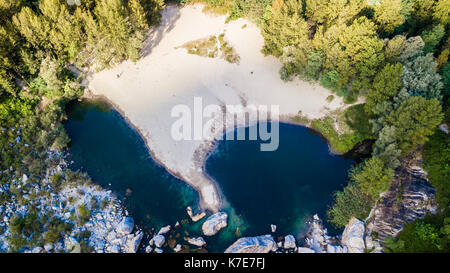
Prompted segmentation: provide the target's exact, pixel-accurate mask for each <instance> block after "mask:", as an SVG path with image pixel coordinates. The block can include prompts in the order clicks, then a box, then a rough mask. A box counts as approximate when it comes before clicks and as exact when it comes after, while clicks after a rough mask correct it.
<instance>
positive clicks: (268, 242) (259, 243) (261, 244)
mask: <svg viewBox="0 0 450 273" xmlns="http://www.w3.org/2000/svg"><path fill="white" fill-rule="evenodd" d="M276 249H277V244H276V243H275V241H274V240H273V237H272V235H263V236H257V237H244V238H240V239H239V240H237V241H236V242H234V243H233V244H232V245H231V246H229V247H228V248H227V249H226V250H225V253H268V252H269V251H275V250H276Z"/></svg>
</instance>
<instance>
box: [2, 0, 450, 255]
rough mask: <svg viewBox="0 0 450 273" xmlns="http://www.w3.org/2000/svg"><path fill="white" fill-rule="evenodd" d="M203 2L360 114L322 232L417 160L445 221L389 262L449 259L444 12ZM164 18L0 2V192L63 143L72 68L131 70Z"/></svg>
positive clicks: (420, 224) (441, 0) (358, 211)
mask: <svg viewBox="0 0 450 273" xmlns="http://www.w3.org/2000/svg"><path fill="white" fill-rule="evenodd" d="M189 2H191V1H189V0H181V1H179V4H188V3H189ZM202 2H205V3H207V4H208V8H209V9H211V10H212V11H215V12H220V13H229V14H230V16H229V19H230V20H233V19H237V18H239V17H247V18H249V19H251V20H253V21H254V22H255V23H257V24H258V25H259V26H260V28H261V32H262V35H263V37H264V41H265V42H264V47H263V48H262V52H263V53H264V54H266V55H273V56H275V57H277V58H279V60H280V61H281V62H282V64H283V67H282V69H281V70H280V77H281V78H282V79H283V80H285V81H289V80H292V79H293V78H294V77H298V78H300V79H302V80H305V81H310V82H317V83H319V84H321V85H322V86H324V87H326V88H328V89H330V90H332V91H333V92H335V94H336V95H337V96H340V97H343V98H344V101H345V102H346V103H348V104H351V103H355V102H357V101H359V100H362V101H363V102H364V104H363V107H358V108H352V109H353V110H354V111H355V112H354V113H353V115H354V116H355V117H359V118H360V119H361V124H362V123H364V124H367V126H364V128H363V126H359V127H358V126H357V127H356V128H360V129H361V131H359V132H357V133H360V134H359V136H360V137H359V138H357V140H356V141H350V142H349V144H346V145H347V146H349V145H350V146H354V144H356V143H355V142H360V141H362V140H364V139H372V140H373V141H374V144H373V149H372V150H373V151H372V154H371V156H370V157H369V158H367V159H366V160H364V161H363V162H361V163H360V164H358V165H356V166H354V167H353V168H352V169H351V170H350V172H349V181H348V185H347V186H346V187H345V188H344V189H343V190H342V191H340V192H337V193H336V194H335V200H334V205H333V206H332V207H330V209H329V211H328V216H329V220H330V221H331V222H332V223H334V224H335V225H336V226H337V227H343V226H345V225H346V224H347V222H348V220H349V219H350V217H351V216H355V217H357V218H359V219H365V218H366V217H367V215H368V213H369V211H370V209H371V208H372V207H373V205H374V204H375V203H376V202H377V201H378V200H379V199H380V194H381V193H383V192H385V191H387V190H388V189H389V186H390V182H391V181H392V179H393V178H394V173H395V169H396V167H398V166H399V165H400V164H402V158H403V157H405V156H407V155H409V154H411V153H414V152H417V151H419V152H420V153H422V154H423V160H424V168H425V170H426V171H427V172H428V174H429V179H430V182H431V183H432V184H433V186H434V187H435V188H436V189H437V200H438V202H439V205H440V209H439V212H438V214H437V215H436V216H433V217H431V216H430V217H428V218H425V219H424V220H419V221H416V222H413V223H411V224H409V225H408V226H407V228H405V231H404V232H402V233H401V234H400V235H399V237H398V238H397V239H394V238H393V239H392V240H391V241H390V243H389V245H387V251H393V252H402V251H409V252H414V251H448V250H449V242H448V236H449V234H450V210H449V205H450V204H449V202H450V200H449V193H450V185H449V183H450V168H449V161H450V160H449V155H450V143H449V138H448V135H447V134H445V133H443V132H442V131H440V130H439V129H438V126H439V125H440V124H442V123H446V124H449V116H450V114H449V107H448V105H449V103H450V97H449V96H450V62H449V61H448V59H449V56H450V38H449V25H450V14H449V12H450V0H273V1H272V0H203V1H202ZM163 7H164V2H163V1H162V0H127V1H125V0H83V1H81V0H78V1H77V0H75V1H63V0H34V1H25V0H0V33H1V35H0V127H1V135H0V158H1V161H0V170H1V177H0V179H1V180H0V185H1V184H2V183H6V182H7V181H8V180H10V179H13V178H14V177H20V176H21V175H22V174H24V173H28V174H30V175H31V178H30V179H39V177H40V175H42V173H43V172H45V168H46V164H49V163H48V162H47V160H46V153H47V151H48V150H49V149H57V150H61V149H64V148H65V147H66V146H67V144H68V143H69V141H70V139H69V138H68V136H67V134H66V133H65V130H64V127H63V126H62V121H63V120H64V119H65V111H64V105H65V103H66V102H68V101H70V100H73V99H75V98H78V97H80V96H81V95H82V93H83V89H82V87H81V86H80V79H79V78H77V77H76V76H75V75H74V74H73V73H72V70H71V68H72V67H78V68H85V69H86V68H87V69H90V70H94V71H99V70H102V69H104V68H108V67H111V66H114V65H115V64H117V63H120V62H121V61H123V60H127V59H129V60H132V61H137V60H138V59H139V57H140V49H141V48H142V46H143V42H144V39H145V38H146V33H147V32H148V30H149V29H150V28H151V27H153V26H156V25H158V23H159V22H160V11H161V10H162V8H163ZM317 126H322V127H323V126H324V123H319V124H318V125H317ZM367 127H368V128H369V129H367ZM357 130H358V129H357ZM345 148H349V147H345ZM350 148H351V147H350ZM4 198H6V197H3V196H1V195H0V200H3V199H4ZM430 238H432V239H430ZM420 240H422V241H420ZM430 240H431V241H432V242H433V243H432V244H423V243H421V242H429V241H430Z"/></svg>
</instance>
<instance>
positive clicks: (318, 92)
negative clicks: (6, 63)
mask: <svg viewBox="0 0 450 273" xmlns="http://www.w3.org/2000/svg"><path fill="white" fill-rule="evenodd" d="M202 9H203V5H201V4H195V5H189V6H186V7H183V8H180V7H178V6H173V5H170V6H168V7H166V9H165V10H164V11H163V14H162V23H161V25H160V26H159V27H158V28H156V29H154V30H153V31H152V32H151V33H150V34H149V37H148V40H147V46H146V48H144V50H143V55H144V56H143V57H142V58H141V60H140V61H139V62H137V63H132V62H124V63H122V64H120V65H118V66H116V67H115V68H113V69H111V70H104V71H101V72H99V73H95V74H91V75H88V76H87V81H86V86H87V87H88V89H89V90H90V91H91V92H92V94H94V95H96V96H98V95H100V96H104V97H105V98H107V99H108V100H109V101H110V102H111V103H112V104H113V105H115V106H116V108H117V109H118V110H120V111H121V113H122V114H123V115H124V116H125V117H126V118H127V119H128V121H129V122H130V124H132V125H133V126H135V128H136V129H137V130H138V131H139V132H140V133H141V135H142V136H143V138H144V139H145V140H146V142H147V146H148V148H149V150H150V151H151V153H152V155H153V156H154V158H155V159H156V160H158V161H159V162H160V163H161V164H162V165H164V166H165V167H166V168H167V169H168V171H170V172H171V173H172V174H174V175H176V176H178V177H180V178H182V179H183V180H184V181H186V182H187V183H189V184H190V185H191V186H193V187H194V188H195V189H196V190H197V191H198V192H199V193H200V196H201V202H200V203H201V206H202V207H203V208H204V209H209V210H211V211H218V210H219V209H220V207H221V200H220V199H221V198H220V192H219V189H218V186H217V185H216V184H215V183H214V181H212V180H211V179H210V178H208V177H207V176H206V175H205V173H204V162H205V159H206V157H207V154H208V153H209V151H210V150H211V149H212V148H213V147H214V141H213V140H181V141H176V140H174V139H173V137H172V136H171V130H170V126H171V125H172V124H173V123H174V122H175V120H176V119H175V118H173V117H172V116H171V111H172V108H173V107H174V106H176V105H179V104H183V105H187V106H188V107H189V108H190V109H193V108H194V97H201V98H202V100H203V104H204V105H206V104H208V105H209V104H215V105H219V106H225V105H237V106H240V107H242V109H243V110H244V111H248V112H251V111H252V109H251V108H250V107H249V106H250V105H254V106H257V107H258V106H260V105H268V106H270V105H279V111H280V116H281V117H282V119H284V120H286V118H288V117H295V116H297V115H298V114H299V113H301V114H302V116H305V117H307V118H309V119H318V118H322V117H324V116H326V115H327V114H328V113H329V112H330V111H334V110H336V109H340V108H342V107H344V106H345V105H344V103H343V101H342V100H341V99H340V98H339V97H336V98H335V99H333V100H332V101H329V100H327V98H328V97H329V96H330V95H331V94H332V93H331V92H330V91H329V90H326V89H324V88H322V87H320V86H318V85H312V84H309V83H306V82H303V81H300V80H294V81H291V82H283V81H282V80H281V79H280V76H279V73H278V71H279V69H280V68H281V63H280V62H279V61H278V60H277V59H276V58H274V57H272V56H267V57H265V56H264V55H263V54H262V53H261V52H260V50H261V48H262V45H263V42H264V41H263V37H262V36H261V34H260V29H259V28H258V27H257V26H256V25H254V24H253V23H251V22H249V21H247V20H245V19H238V20H236V21H230V22H228V23H226V16H216V15H210V14H205V13H203V12H202ZM244 25H245V26H246V27H245V28H244V27H243V26H244ZM221 34H224V36H223V37H225V39H226V40H227V41H228V43H229V44H230V45H232V47H233V49H234V50H235V52H236V53H237V54H238V55H239V64H237V63H230V62H227V61H226V60H224V59H222V58H209V57H201V56H197V55H193V54H188V52H187V51H186V49H184V48H179V47H180V46H181V45H183V44H185V43H187V42H190V41H195V40H198V39H202V38H205V37H210V36H211V35H215V36H220V35H221ZM222 111H223V110H222ZM222 114H223V113H222ZM225 119H226V124H225V125H226V128H233V127H234V126H238V127H239V126H245V125H246V122H245V116H244V117H242V116H238V117H237V120H236V123H237V124H235V123H234V116H231V115H229V114H226V113H225ZM254 122H256V120H250V121H249V123H250V124H253V123H254ZM215 123H216V122H214V123H213V124H211V123H209V124H205V126H206V128H204V131H207V132H209V135H210V138H209V137H208V139H214V138H217V137H219V136H221V135H222V133H223V131H222V130H221V129H222V128H220V129H217V128H215V127H214V125H217V124H215Z"/></svg>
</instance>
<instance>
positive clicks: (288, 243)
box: [284, 235, 296, 249]
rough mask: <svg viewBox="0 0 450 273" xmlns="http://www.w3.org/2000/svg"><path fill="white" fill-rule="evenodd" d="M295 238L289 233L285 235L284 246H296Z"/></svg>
mask: <svg viewBox="0 0 450 273" xmlns="http://www.w3.org/2000/svg"><path fill="white" fill-rule="evenodd" d="M295 247H296V245H295V238H294V236H292V235H287V236H285V237H284V248H286V249H288V248H295Z"/></svg>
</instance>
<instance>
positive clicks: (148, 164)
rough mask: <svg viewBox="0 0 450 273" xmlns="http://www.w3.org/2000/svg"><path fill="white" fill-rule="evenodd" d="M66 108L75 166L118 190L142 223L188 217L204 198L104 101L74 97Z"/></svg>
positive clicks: (155, 223)
mask: <svg viewBox="0 0 450 273" xmlns="http://www.w3.org/2000/svg"><path fill="white" fill-rule="evenodd" d="M66 111H67V114H68V117H69V120H68V122H67V123H66V124H65V128H66V130H67V133H68V135H69V136H70V138H71V144H70V154H71V158H70V159H71V160H72V161H73V164H72V165H71V166H70V167H71V168H72V169H75V170H77V169H81V170H83V171H86V172H87V173H88V174H89V176H90V177H91V178H92V180H93V181H95V182H96V183H99V184H100V185H101V186H103V187H105V188H106V189H111V190H112V191H113V192H115V193H116V194H117V195H118V196H119V197H120V198H121V199H123V200H124V202H125V204H126V207H127V210H128V211H129V212H130V213H131V214H132V215H133V218H134V219H135V221H136V224H138V225H139V226H140V227H143V228H147V229H150V228H155V229H159V228H160V227H162V226H164V225H168V224H172V225H173V224H174V223H175V222H176V221H180V220H182V219H185V218H187V217H188V216H187V214H186V207H187V206H188V205H190V206H194V207H195V205H196V204H197V203H198V194H197V193H196V191H195V190H194V189H192V188H191V187H189V186H188V185H187V184H186V183H184V182H182V181H180V180H179V179H177V178H175V177H174V176H172V175H171V174H170V173H168V172H167V171H166V170H165V169H164V168H163V167H162V166H160V165H159V164H158V163H157V162H155V161H154V160H153V159H152V158H151V156H150V155H149V153H148V151H147V149H146V146H145V142H144V141H143V140H142V138H141V137H140V135H139V134H138V133H137V132H136V131H135V130H134V129H133V128H131V127H130V126H128V123H127V122H126V121H125V120H124V119H123V118H122V116H121V115H120V114H119V113H118V112H117V111H115V110H113V109H112V108H110V107H109V106H108V105H106V104H104V103H101V102H99V101H95V102H93V101H83V102H81V103H80V102H77V103H71V104H69V105H68V106H67V108H66Z"/></svg>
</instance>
